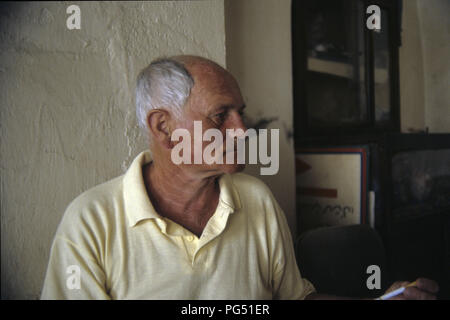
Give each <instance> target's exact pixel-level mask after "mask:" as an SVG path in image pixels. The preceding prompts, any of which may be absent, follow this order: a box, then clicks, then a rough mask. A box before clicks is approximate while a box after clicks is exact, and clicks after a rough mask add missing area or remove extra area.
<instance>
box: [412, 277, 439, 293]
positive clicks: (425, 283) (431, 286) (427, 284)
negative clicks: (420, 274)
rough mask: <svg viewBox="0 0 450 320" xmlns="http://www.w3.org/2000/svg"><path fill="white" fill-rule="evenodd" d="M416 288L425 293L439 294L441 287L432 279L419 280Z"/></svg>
mask: <svg viewBox="0 0 450 320" xmlns="http://www.w3.org/2000/svg"><path fill="white" fill-rule="evenodd" d="M415 286H416V287H417V288H419V289H421V290H423V291H427V292H430V293H438V292H439V285H438V284H437V282H436V281H433V280H430V279H426V278H419V279H417V280H416V285H415Z"/></svg>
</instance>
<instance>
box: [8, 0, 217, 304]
mask: <svg viewBox="0 0 450 320" xmlns="http://www.w3.org/2000/svg"><path fill="white" fill-rule="evenodd" d="M72 3H75V4H78V5H79V7H80V9H81V30H68V29H67V28H66V19H67V17H68V15H67V14H66V8H67V6H69V5H70V4H72ZM181 53H193V54H199V55H203V56H206V57H209V58H211V59H213V60H215V61H217V62H218V63H220V64H222V65H225V30H224V5H223V1H222V0H219V1H195V2H185V1H180V2H147V1H146V2H132V3H129V2H128V3H122V2H110V3H104V2H101V3H100V2H78V3H77V2H70V3H67V2H66V3H63V2H47V3H46V2H39V3H37V2H33V3H18V4H12V5H5V4H2V5H1V7H0V103H1V106H0V107H1V118H0V121H1V155H0V156H1V162H0V163H1V296H2V298H3V299H16V298H18V299H35V298H38V297H39V295H40V290H41V286H42V281H43V277H44V274H45V270H46V267H47V262H48V254H49V248H50V244H51V241H52V238H53V236H54V233H55V230H56V227H57V225H58V223H59V221H60V219H61V217H62V214H63V212H64V210H65V208H66V207H67V205H68V204H69V203H70V201H71V200H72V199H74V198H75V197H76V196H77V195H78V194H80V193H81V192H82V191H84V190H86V189H88V188H90V187H92V186H94V185H96V184H98V183H101V182H104V181H106V180H109V179H110V178H113V177H115V176H117V175H120V174H122V173H123V171H124V170H125V169H126V167H127V166H128V164H129V163H130V161H131V160H132V159H133V158H134V156H135V155H136V154H137V153H139V152H140V151H141V150H142V149H144V148H146V144H145V138H143V137H141V136H140V133H139V130H138V128H137V125H136V121H135V116H134V83H135V78H136V75H137V73H138V72H139V70H140V69H142V68H143V67H145V66H146V65H147V64H148V63H149V62H150V61H151V60H152V59H154V58H155V57H158V56H160V55H172V54H181Z"/></svg>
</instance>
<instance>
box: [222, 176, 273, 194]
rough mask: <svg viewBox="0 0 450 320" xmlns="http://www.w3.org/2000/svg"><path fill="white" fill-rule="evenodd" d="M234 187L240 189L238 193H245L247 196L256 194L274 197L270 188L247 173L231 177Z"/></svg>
mask: <svg viewBox="0 0 450 320" xmlns="http://www.w3.org/2000/svg"><path fill="white" fill-rule="evenodd" d="M231 179H232V181H233V184H234V186H235V187H236V188H237V189H238V192H239V193H241V192H244V193H246V194H255V195H260V196H263V197H266V196H270V197H272V192H271V191H270V188H269V187H268V186H267V185H266V184H265V183H264V182H263V181H262V180H260V179H258V178H256V177H254V176H251V175H249V174H246V173H242V172H239V173H234V174H232V175H231Z"/></svg>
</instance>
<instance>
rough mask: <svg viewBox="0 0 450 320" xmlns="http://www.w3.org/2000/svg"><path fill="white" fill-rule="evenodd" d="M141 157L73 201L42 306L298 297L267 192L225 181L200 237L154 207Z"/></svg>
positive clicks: (300, 291) (254, 182)
mask: <svg viewBox="0 0 450 320" xmlns="http://www.w3.org/2000/svg"><path fill="white" fill-rule="evenodd" d="M150 161H151V157H150V153H149V152H148V151H144V152H142V153H141V154H139V155H138V156H137V157H136V159H134V161H133V163H132V164H131V166H130V168H129V169H128V171H127V172H126V173H125V174H124V175H123V176H120V177H118V178H115V179H113V180H111V181H109V182H106V183H104V184H101V185H99V186H96V187H94V188H92V189H90V190H88V191H86V192H84V193H83V194H81V195H80V196H79V197H77V198H76V199H75V200H74V201H73V202H72V203H71V204H70V205H69V207H68V208H67V210H66V212H65V214H64V217H63V219H62V221H61V223H60V225H59V227H58V230H57V232H56V235H55V239H54V242H53V245H52V249H51V253H50V261H49V265H48V269H47V274H46V277H45V281H44V287H43V291H42V296H41V298H42V299H186V300H187V299H302V298H305V296H307V295H308V294H309V293H311V292H313V291H314V287H313V286H312V284H311V283H310V282H309V281H307V280H306V279H303V278H302V277H301V276H300V273H299V270H298V268H297V264H296V261H295V255H294V250H293V245H292V241H291V235H290V232H289V228H288V225H287V222H286V218H285V216H284V213H283V212H282V210H281V208H280V207H279V205H278V203H277V201H276V200H275V199H274V197H273V195H272V193H271V192H270V190H269V189H268V188H267V186H266V185H265V184H264V183H262V182H261V181H260V180H258V179H256V178H254V177H251V176H249V175H246V174H242V173H237V174H233V175H229V174H224V175H223V176H221V177H220V179H219V185H220V199H219V204H218V206H217V209H216V211H215V213H214V215H213V216H212V217H211V218H210V220H209V221H208V223H207V225H206V227H205V229H204V231H203V233H202V235H201V237H200V238H198V237H197V236H195V235H194V234H193V233H191V232H190V231H188V230H187V229H185V228H183V227H182V226H180V225H178V224H177V223H175V222H173V221H171V220H169V219H166V218H164V217H162V216H160V215H159V214H158V213H157V212H156V211H155V209H154V208H153V206H152V203H151V202H150V200H149V198H148V196H147V193H146V189H145V185H144V180H143V176H142V167H143V165H144V164H146V163H148V162H150Z"/></svg>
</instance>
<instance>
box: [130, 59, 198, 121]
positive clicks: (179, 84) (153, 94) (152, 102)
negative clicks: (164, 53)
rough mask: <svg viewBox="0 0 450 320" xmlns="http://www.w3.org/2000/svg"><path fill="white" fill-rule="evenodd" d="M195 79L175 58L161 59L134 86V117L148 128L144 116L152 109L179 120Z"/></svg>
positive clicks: (145, 70)
mask: <svg viewBox="0 0 450 320" xmlns="http://www.w3.org/2000/svg"><path fill="white" fill-rule="evenodd" d="M193 86H194V79H193V78H192V76H191V74H190V73H189V72H188V71H187V70H186V68H185V67H184V66H183V64H182V63H181V62H178V61H177V60H176V59H175V58H160V59H157V60H155V61H153V62H152V63H150V65H149V66H148V67H146V68H145V69H144V70H142V71H141V72H140V73H139V75H138V77H137V84H136V116H137V121H138V124H139V126H140V127H141V128H142V129H147V115H148V113H149V112H150V111H151V110H153V109H166V110H169V111H171V112H172V113H173V114H174V115H175V116H176V117H180V115H181V114H182V111H183V106H184V105H185V103H186V101H187V99H188V97H189V94H190V92H191V89H192V87H193Z"/></svg>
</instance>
